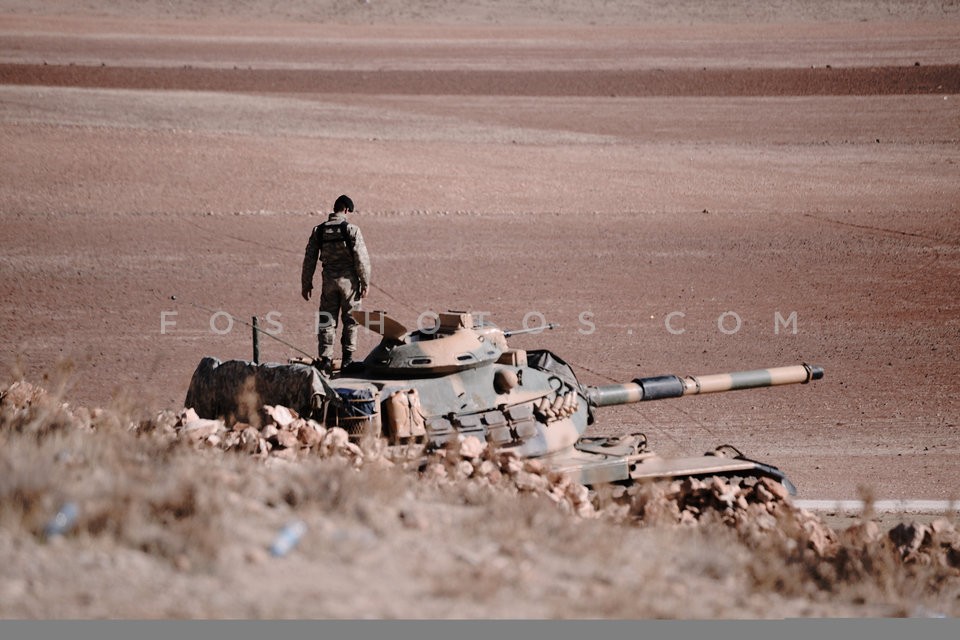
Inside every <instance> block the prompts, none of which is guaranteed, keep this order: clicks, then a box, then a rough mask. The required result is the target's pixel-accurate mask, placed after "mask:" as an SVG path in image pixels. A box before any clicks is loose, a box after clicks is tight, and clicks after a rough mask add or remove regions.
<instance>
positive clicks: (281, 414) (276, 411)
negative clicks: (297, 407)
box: [263, 404, 300, 427]
mask: <svg viewBox="0 0 960 640" xmlns="http://www.w3.org/2000/svg"><path fill="white" fill-rule="evenodd" d="M263 410H264V411H266V412H267V415H269V416H270V417H271V418H273V421H274V422H275V423H277V426H279V427H287V426H290V423H292V422H293V421H294V420H296V419H297V418H299V417H300V416H299V415H297V413H296V412H295V411H293V410H292V409H288V408H287V407H284V406H280V405H276V406H272V405H269V404H268V405H264V406H263Z"/></svg>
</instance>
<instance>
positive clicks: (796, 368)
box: [587, 364, 823, 407]
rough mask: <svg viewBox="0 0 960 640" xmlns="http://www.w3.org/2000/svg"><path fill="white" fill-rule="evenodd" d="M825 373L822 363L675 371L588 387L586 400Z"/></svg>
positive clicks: (629, 399)
mask: <svg viewBox="0 0 960 640" xmlns="http://www.w3.org/2000/svg"><path fill="white" fill-rule="evenodd" d="M822 377H823V367H821V366H818V365H809V364H799V365H793V366H789V367H775V368H772V369H753V370H750V371H734V372H732V373H715V374H709V375H704V376H686V377H682V378H681V377H680V376H675V375H665V376H652V377H649V378H637V379H635V380H634V381H633V382H627V383H624V384H606V385H599V386H594V387H587V400H588V401H589V402H590V404H591V405H593V406H595V407H609V406H612V405H617V404H632V403H634V402H643V401H645V400H663V399H665V398H679V397H680V396H690V395H697V394H701V393H718V392H721V391H735V390H737V389H756V388H758V387H772V386H776V385H781V384H806V383H808V382H810V381H811V380H819V379H820V378H822Z"/></svg>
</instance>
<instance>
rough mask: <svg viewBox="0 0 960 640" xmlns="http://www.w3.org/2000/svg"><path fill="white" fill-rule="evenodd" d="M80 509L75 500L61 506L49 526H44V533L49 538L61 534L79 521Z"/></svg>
mask: <svg viewBox="0 0 960 640" xmlns="http://www.w3.org/2000/svg"><path fill="white" fill-rule="evenodd" d="M79 513H80V509H79V508H78V507H77V504H76V503H75V502H68V503H66V504H64V505H63V506H62V507H60V510H59V511H57V514H56V515H55V516H53V518H51V520H50V522H48V523H47V526H45V527H44V528H43V535H44V536H45V537H47V538H53V537H56V536H61V535H63V534H64V533H66V532H67V531H69V530H70V528H71V527H72V526H73V524H74V523H75V522H76V521H77V515H78V514H79Z"/></svg>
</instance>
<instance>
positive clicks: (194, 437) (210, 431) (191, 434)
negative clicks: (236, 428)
mask: <svg viewBox="0 0 960 640" xmlns="http://www.w3.org/2000/svg"><path fill="white" fill-rule="evenodd" d="M225 428H226V427H225V426H224V424H223V423H222V422H220V421H219V420H204V419H203V418H197V419H196V420H191V421H190V422H187V423H185V424H184V425H183V428H182V429H181V431H180V432H181V433H182V434H183V435H184V436H185V437H187V438H188V439H190V440H191V441H193V442H199V441H200V440H204V439H206V438H209V437H210V436H212V435H214V434H215V433H217V432H218V431H220V429H225Z"/></svg>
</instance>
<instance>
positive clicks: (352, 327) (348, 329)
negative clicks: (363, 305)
mask: <svg viewBox="0 0 960 640" xmlns="http://www.w3.org/2000/svg"><path fill="white" fill-rule="evenodd" d="M358 293H359V287H358V284H357V282H355V281H354V280H352V279H350V278H341V279H340V320H341V322H342V323H343V335H342V336H341V337H340V348H341V349H343V362H344V364H343V366H346V365H347V364H349V363H350V362H352V361H353V359H354V354H355V353H356V351H357V342H358V341H359V339H360V323H358V322H357V321H356V319H354V317H353V316H352V315H350V312H351V311H353V310H354V309H359V308H360V299H359V296H358Z"/></svg>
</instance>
